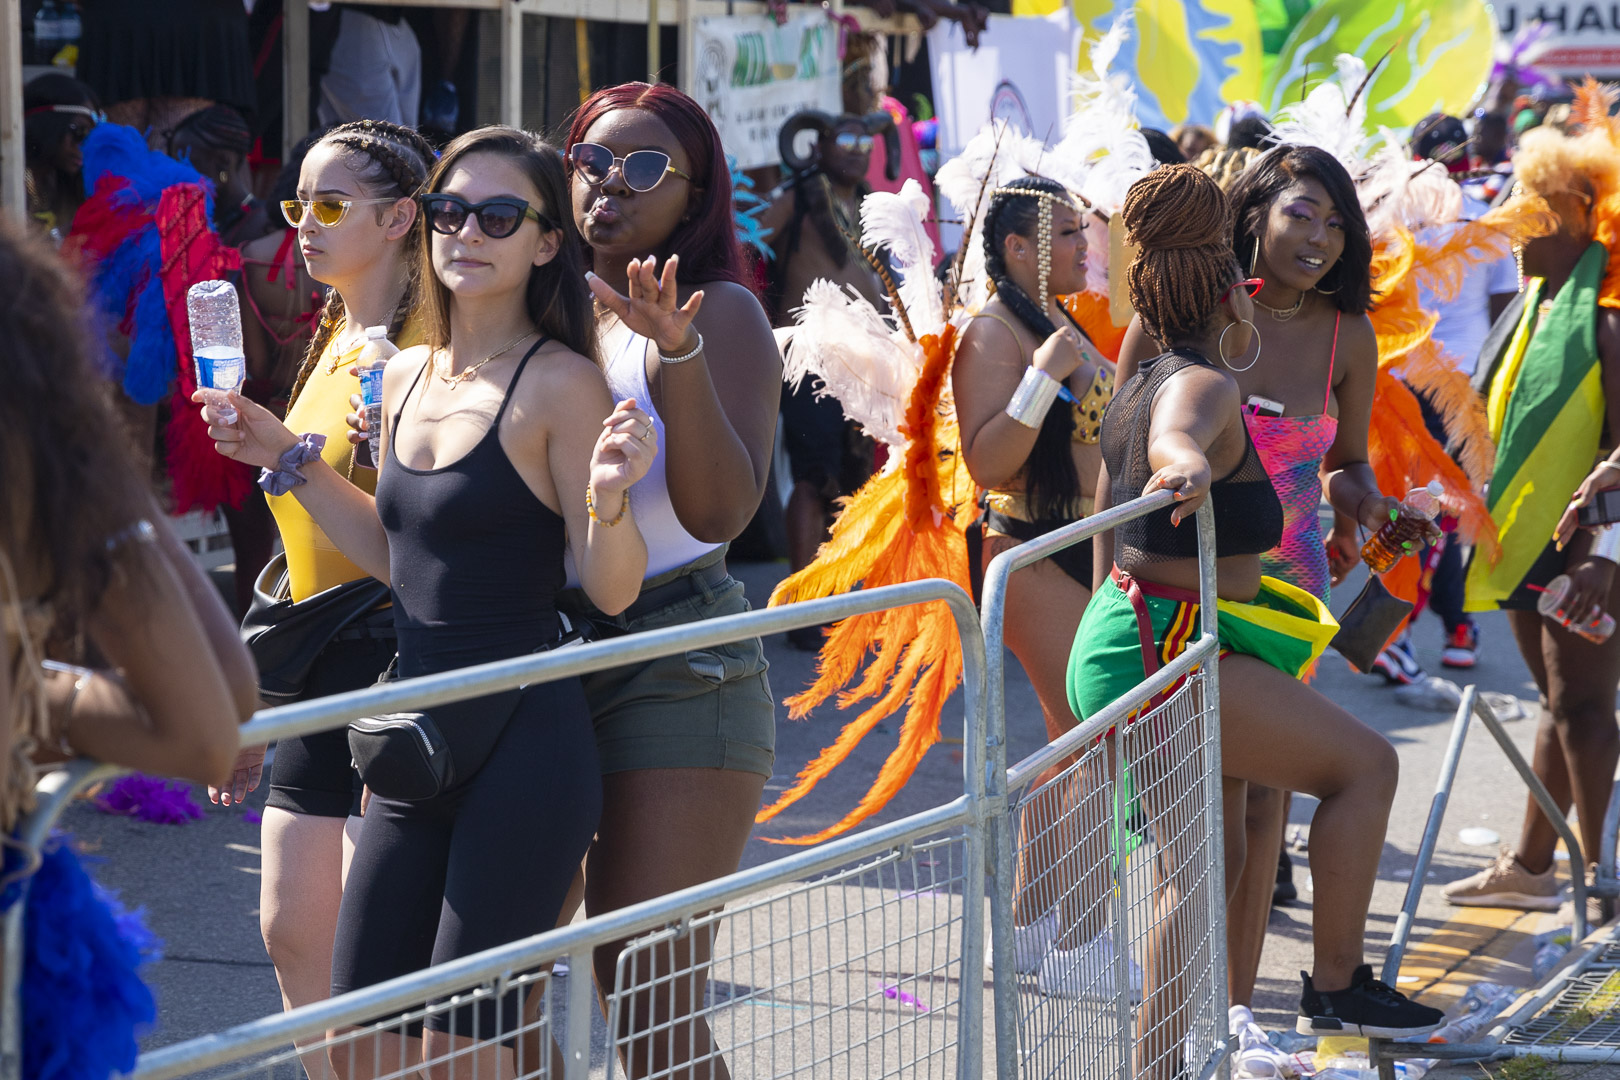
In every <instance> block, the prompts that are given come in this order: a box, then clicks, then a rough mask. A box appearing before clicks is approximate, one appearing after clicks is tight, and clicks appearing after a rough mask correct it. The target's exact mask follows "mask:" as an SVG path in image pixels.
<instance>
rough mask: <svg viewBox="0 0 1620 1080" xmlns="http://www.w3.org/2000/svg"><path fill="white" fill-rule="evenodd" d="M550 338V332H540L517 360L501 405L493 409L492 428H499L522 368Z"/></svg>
mask: <svg viewBox="0 0 1620 1080" xmlns="http://www.w3.org/2000/svg"><path fill="white" fill-rule="evenodd" d="M550 340H551V335H550V334H541V335H540V340H539V341H537V342H535V343H534V344H533V345H531V346H529V351H528V352H526V353H524V354H523V359H521V360H519V361H518V365H517V370H516V371H514V372H512V381H511V382H509V383H507V384H506V393H505V394H503V395H502V396H501V407H500V408H499V409H497V410H495V422H494V423H493V424H491V425H490V427H491V428H492V429H493V430H495V431H499V430H500V427H501V417H503V416H505V415H506V406H507V405H509V404H511V401H512V392H513V391H514V390H516V389H517V384H518V380H519V379H521V378H523V369H524V368H526V367H528V366H529V358H530V357H531V356H533V355H534V354H535V353H537V352H539V351H540V347H541V346H542V345H544V344H545V343H546V342H548V341H550Z"/></svg>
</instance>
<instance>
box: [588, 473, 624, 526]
mask: <svg viewBox="0 0 1620 1080" xmlns="http://www.w3.org/2000/svg"><path fill="white" fill-rule="evenodd" d="M622 496H623V497H622V498H621V499H620V500H619V512H618V513H617V514H615V515H613V520H612V521H608V520H606V519H604V518H600V517H598V516H597V514H596V496H595V495H594V494H593V493H592V491H591V485H590V484H586V485H585V513H586V514H587V515H589V517H590V519H591V520H592V521H594V522H596V523H597V524H598V525H605V526H606V527H608V528H610V529H611V528H613V526H615V525H617V524H618V523H619V522H621V521H623V520H624V512H625V511H626V510H628V509H630V489H629V488H625V489H624V491H623V492H622Z"/></svg>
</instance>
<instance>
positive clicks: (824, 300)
mask: <svg viewBox="0 0 1620 1080" xmlns="http://www.w3.org/2000/svg"><path fill="white" fill-rule="evenodd" d="M793 318H794V321H795V322H796V323H797V327H796V329H795V331H794V334H793V340H792V342H791V343H790V344H789V345H788V347H787V349H786V350H785V353H784V355H783V357H782V378H783V380H784V381H785V382H787V383H789V384H790V385H792V386H793V387H794V388H795V389H797V388H798V386H799V384H800V383H801V382H803V381H804V378H805V376H807V375H815V376H818V377H819V378H820V379H821V382H822V384H823V385H822V386H821V387H819V388H818V389H817V392H816V396H817V397H818V398H820V397H828V396H831V397H833V398H835V399H837V401H838V403H839V404H840V405H842V406H843V408H844V415H845V416H847V417H849V418H850V419H851V420H853V421H855V422H856V423H857V424H859V425H861V428H862V429H863V430H865V432H866V434H867V435H869V436H871V437H872V438H874V439H876V440H878V441H879V442H882V443H885V444H887V445H888V446H889V447H891V448H898V447H902V446H904V445H905V442H906V440H905V437H904V436H903V435H901V434H900V424H901V421H902V420H904V418H905V414H906V401H907V400H908V399H909V398H910V396H911V389H912V387H913V386H915V385H916V383H917V375H918V373H919V372H920V371H921V370H922V356H921V350H920V348H919V347H918V346H916V345H913V344H912V343H911V342H909V341H907V340H906V337H905V335H904V334H902V333H901V332H900V331H898V330H891V329H890V328H889V324H888V323H887V322H885V321H884V319H883V316H882V315H880V314H879V313H878V310H877V309H876V308H875V307H873V306H872V304H871V302H870V301H868V300H867V299H866V298H865V297H863V296H862V295H861V294H860V293H858V292H856V291H855V290H854V289H852V288H850V287H848V286H844V287H842V288H841V287H839V286H837V285H834V284H833V283H832V282H830V281H828V280H826V279H825V278H818V279H816V280H815V281H813V282H811V283H810V287H809V288H808V289H806V290H805V291H804V304H803V305H802V306H801V307H799V308H797V309H796V310H795V311H794V312H793ZM893 460H898V458H897V457H895V458H893Z"/></svg>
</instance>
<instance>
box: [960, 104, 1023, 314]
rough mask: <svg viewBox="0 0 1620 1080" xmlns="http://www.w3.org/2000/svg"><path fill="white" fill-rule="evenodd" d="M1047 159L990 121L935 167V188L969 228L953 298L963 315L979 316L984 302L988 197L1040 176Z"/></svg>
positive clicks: (1010, 130) (1014, 130) (1018, 136)
mask: <svg viewBox="0 0 1620 1080" xmlns="http://www.w3.org/2000/svg"><path fill="white" fill-rule="evenodd" d="M1046 158H1047V150H1046V146H1045V145H1044V144H1043V143H1042V142H1041V141H1040V140H1039V139H1036V138H1033V137H1032V136H1029V135H1025V134H1024V133H1023V132H1021V131H1019V130H1018V129H1017V128H1015V127H1013V126H1012V125H1010V124H1008V123H1007V122H1006V121H1005V120H992V121H991V122H990V123H988V124H986V125H985V126H984V127H982V128H980V129H979V133H978V134H977V135H975V136H973V138H972V139H969V140H968V144H967V146H966V147H964V148H963V150H962V153H961V154H959V155H957V156H956V157H954V158H952V159H951V160H950V161H947V162H946V163H945V164H944V165H943V166H941V167H940V170H939V175H938V176H937V177H936V178H935V181H934V186H935V187H936V188H937V189H938V190H939V192H940V194H942V195H944V196H945V198H946V199H948V200H950V202H951V204H952V205H953V206H955V207H956V212H957V216H959V217H961V218H962V219H963V220H964V221H971V222H972V223H973V233H972V235H971V236H969V237H967V238H966V244H967V247H966V249H965V250H964V251H963V253H962V287H961V290H960V292H959V294H958V295H959V298H960V299H961V301H962V303H963V304H964V305H965V306H966V308H967V310H968V311H978V310H979V309H980V308H981V307H983V306H984V303H985V300H986V299H987V298H988V297H989V292H988V290H987V289H986V288H985V269H984V234H983V231H982V229H981V226H982V225H983V217H984V211H985V208H986V207H988V206H989V205H990V193H991V192H993V191H994V190H995V189H996V188H998V187H1001V186H1003V185H1004V184H1007V183H1008V182H1009V181H1012V180H1016V179H1017V178H1018V177H1020V176H1027V175H1029V174H1030V173H1032V172H1038V173H1041V174H1042V175H1045V167H1046V165H1047V161H1046ZM986 177H988V182H986ZM981 196H982V197H981Z"/></svg>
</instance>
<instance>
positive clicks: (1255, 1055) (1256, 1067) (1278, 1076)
mask: <svg viewBox="0 0 1620 1080" xmlns="http://www.w3.org/2000/svg"><path fill="white" fill-rule="evenodd" d="M1227 1018H1228V1021H1229V1022H1230V1024H1231V1027H1230V1031H1231V1033H1232V1035H1233V1036H1234V1037H1235V1038H1236V1039H1237V1045H1236V1046H1234V1047H1233V1048H1232V1075H1233V1076H1234V1077H1238V1078H1242V1080H1287V1078H1289V1077H1295V1076H1298V1075H1299V1066H1298V1063H1297V1062H1295V1061H1294V1058H1293V1055H1291V1054H1285V1053H1283V1052H1282V1051H1281V1050H1279V1049H1277V1048H1276V1047H1275V1046H1272V1045H1271V1040H1270V1039H1268V1038H1266V1033H1265V1030H1264V1029H1263V1028H1261V1027H1260V1025H1259V1024H1256V1023H1255V1022H1254V1014H1253V1013H1251V1012H1250V1011H1249V1010H1248V1009H1246V1008H1244V1007H1243V1006H1242V1005H1233V1006H1232V1008H1231V1009H1230V1010H1229V1011H1228V1013H1227Z"/></svg>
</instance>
